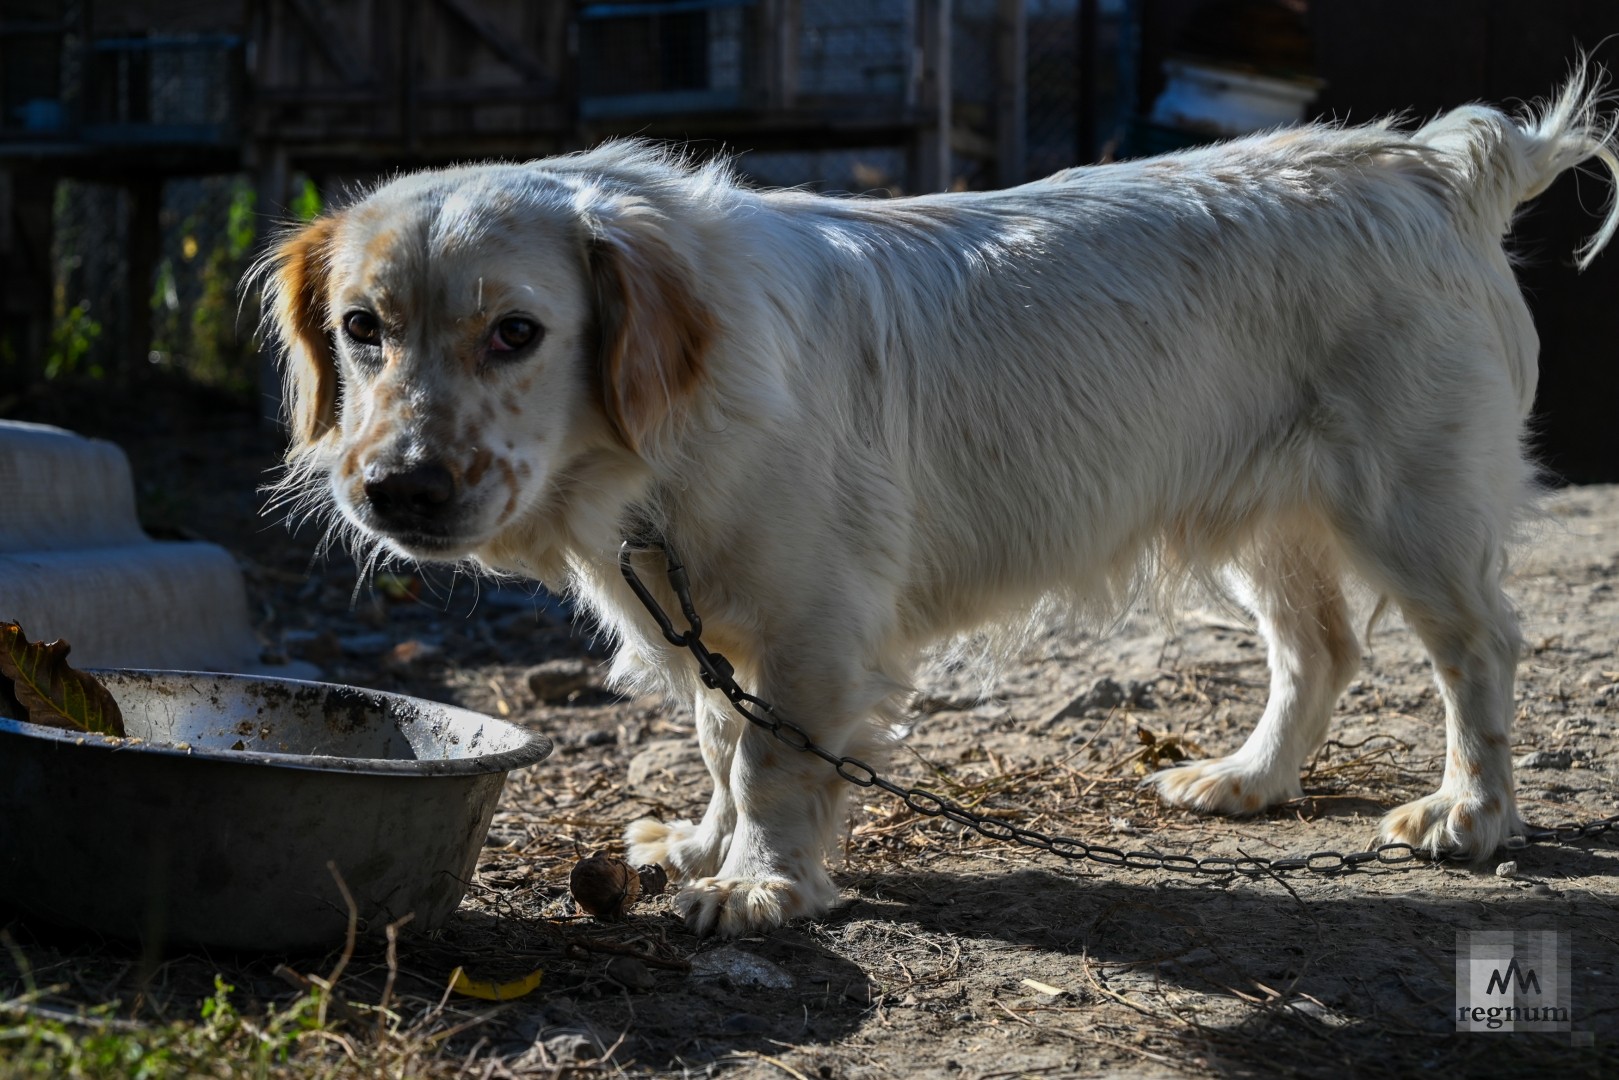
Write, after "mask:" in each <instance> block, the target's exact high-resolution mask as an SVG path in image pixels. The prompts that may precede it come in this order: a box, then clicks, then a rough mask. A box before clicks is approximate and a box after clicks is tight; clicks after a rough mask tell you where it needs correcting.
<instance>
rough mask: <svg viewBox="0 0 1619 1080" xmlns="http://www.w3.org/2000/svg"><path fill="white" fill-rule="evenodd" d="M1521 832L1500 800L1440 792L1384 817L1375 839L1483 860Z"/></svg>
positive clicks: (1514, 814)
mask: <svg viewBox="0 0 1619 1080" xmlns="http://www.w3.org/2000/svg"><path fill="white" fill-rule="evenodd" d="M1523 832H1524V824H1523V821H1522V819H1520V818H1519V817H1518V813H1517V810H1516V808H1515V807H1514V806H1513V805H1512V803H1511V800H1507V799H1502V798H1501V797H1500V796H1499V795H1476V794H1461V795H1458V794H1454V793H1452V792H1448V791H1445V790H1444V789H1443V788H1440V790H1438V791H1436V792H1434V793H1433V794H1432V795H1425V796H1423V797H1422V798H1420V799H1417V800H1416V801H1415V802H1408V803H1406V804H1405V805H1404V806H1398V807H1395V808H1394V809H1393V810H1390V811H1389V812H1388V813H1387V814H1385V815H1384V817H1383V822H1382V824H1381V825H1380V826H1379V827H1378V839H1379V841H1380V842H1383V843H1403V844H1410V845H1411V846H1412V847H1414V848H1416V849H1418V850H1419V851H1425V852H1427V853H1428V854H1430V855H1450V856H1454V857H1457V858H1465V859H1483V858H1486V857H1487V856H1489V855H1490V854H1492V853H1493V852H1495V851H1496V850H1497V849H1499V848H1500V847H1501V845H1503V844H1505V843H1506V842H1507V839H1508V838H1509V837H1511V836H1513V835H1520V836H1521V835H1522V834H1523Z"/></svg>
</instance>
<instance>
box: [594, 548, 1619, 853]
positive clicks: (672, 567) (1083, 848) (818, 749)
mask: <svg viewBox="0 0 1619 1080" xmlns="http://www.w3.org/2000/svg"><path fill="white" fill-rule="evenodd" d="M640 551H656V552H659V553H661V554H662V555H663V558H664V561H665V563H666V564H667V566H668V573H669V585H670V588H671V589H673V590H674V594H675V598H676V599H677V600H678V601H679V603H680V611H681V615H682V616H683V617H684V618H685V620H686V626H687V629H686V630H684V631H682V630H677V629H675V626H674V622H673V621H672V620H671V619H670V618H669V616H668V614H667V613H666V612H665V611H664V610H663V607H662V605H660V604H659V603H658V601H657V598H656V597H654V596H653V595H652V593H651V591H650V590H649V589H648V588H647V587H646V585H645V584H644V583H643V582H642V581H641V579H640V577H639V576H638V575H637V574H636V572H635V567H634V566H633V565H632V564H631V558H632V556H634V555H635V554H636V553H637V552H640ZM618 568H619V570H620V571H621V572H622V573H623V575H624V580H625V581H627V582H628V583H629V586H630V589H631V590H632V591H634V593H635V595H636V597H637V598H639V599H640V601H641V603H642V604H643V605H644V606H645V607H646V609H647V611H648V612H649V613H650V614H651V615H652V617H653V619H655V620H656V621H657V623H658V627H659V629H660V630H661V631H662V632H663V636H664V638H665V639H666V640H667V641H668V642H669V643H670V644H671V645H674V646H676V647H677V648H683V649H686V650H688V651H689V652H690V653H691V654H692V656H693V657H694V658H695V659H696V661H697V668H698V672H699V675H700V677H701V679H702V681H703V685H704V686H706V687H708V688H709V689H710V690H718V691H719V692H720V693H722V694H724V695H725V698H726V700H727V701H729V702H730V703H731V707H732V708H733V709H735V710H736V711H737V712H738V713H740V714H741V715H742V716H743V717H745V718H746V719H747V720H748V721H749V722H750V723H752V724H754V725H756V726H758V727H761V728H763V729H764V730H766V731H768V732H769V733H770V734H771V735H773V736H775V737H776V739H778V740H779V741H780V742H782V743H784V744H786V745H787V746H789V747H791V748H792V749H794V750H797V751H799V752H800V753H809V754H814V755H815V756H816V757H818V758H820V759H821V760H823V761H825V762H827V763H828V764H829V765H831V766H832V767H833V768H834V769H835V770H836V771H837V774H838V775H839V776H841V777H843V779H845V780H847V781H848V782H849V783H851V784H854V785H856V786H857V787H862V788H873V787H874V788H879V789H881V790H883V791H885V792H887V793H888V794H890V795H892V796H894V797H895V798H897V799H899V800H900V801H901V802H903V803H904V804H905V805H906V806H907V807H909V808H910V809H911V810H912V811H914V812H916V813H918V814H921V815H922V816H924V817H942V818H944V819H946V820H948V821H953V822H955V823H956V824H958V825H960V826H962V827H964V828H969V829H972V830H973V831H974V832H976V833H978V834H979V835H980V836H985V837H988V838H989V839H991V840H1001V841H1005V842H1007V843H1013V844H1022V845H1024V846H1025V847H1031V848H1036V849H1038V850H1040V851H1049V852H1051V853H1052V854H1053V855H1057V856H1060V857H1061V858H1064V859H1068V860H1070V861H1073V862H1080V861H1085V860H1089V861H1090V862H1095V863H1100V864H1102V865H1104V866H1113V867H1123V868H1125V869H1129V870H1168V871H1171V872H1174V873H1179V874H1196V875H1203V876H1211V877H1231V876H1233V875H1237V876H1244V877H1267V876H1270V875H1273V874H1279V873H1287V872H1289V871H1301V870H1302V871H1304V872H1306V873H1311V874H1319V875H1322V876H1330V875H1333V874H1340V873H1343V872H1345V871H1348V870H1354V869H1357V868H1358V867H1361V866H1365V865H1368V864H1371V863H1375V864H1377V865H1378V866H1400V865H1404V864H1408V863H1413V862H1416V861H1417V860H1418V858H1419V857H1420V856H1421V854H1422V853H1421V852H1420V851H1419V850H1418V849H1417V848H1416V847H1414V846H1413V845H1411V844H1407V843H1403V842H1399V841H1393V842H1390V843H1384V844H1377V845H1374V846H1372V847H1369V848H1367V849H1365V850H1364V851H1352V852H1340V851H1316V852H1311V853H1310V854H1308V855H1297V856H1288V857H1286V858H1279V859H1269V858H1265V857H1263V856H1257V855H1242V856H1240V857H1232V856H1226V855H1207V856H1204V857H1202V858H1198V857H1196V856H1193V855H1173V854H1169V855H1166V854H1164V853H1162V852H1158V851H1144V850H1136V851H1124V850H1122V849H1120V848H1116V847H1109V846H1106V845H1103V844H1091V843H1087V842H1085V841H1083V840H1078V839H1075V838H1074V837H1071V836H1051V835H1048V834H1046V833H1043V832H1040V831H1038V830H1036V829H1027V828H1024V827H1022V826H1020V825H1013V824H1010V823H1008V822H1006V821H1002V820H1000V819H999V818H993V817H989V816H987V815H984V814H979V813H977V812H975V811H972V810H969V809H967V808H966V807H965V806H962V805H961V804H960V803H957V802H953V801H952V800H950V799H948V798H946V797H945V796H943V795H939V794H936V793H935V792H932V791H928V790H927V789H926V788H919V787H904V786H902V785H900V784H897V783H895V782H894V781H892V780H889V779H888V778H886V777H884V776H883V775H882V774H881V773H879V772H878V771H877V770H876V769H875V768H873V767H872V766H871V765H869V764H867V763H866V762H864V761H861V760H860V759H859V758H856V757H850V756H849V755H847V754H842V755H839V754H834V753H833V752H832V751H830V750H828V749H826V748H825V747H823V746H821V745H820V744H818V743H817V742H815V740H814V739H812V738H811V737H810V734H809V732H807V731H805V730H804V729H803V728H802V727H799V726H798V725H797V724H795V723H793V722H792V721H791V720H788V719H786V718H785V717H782V716H780V715H778V714H777V712H776V709H775V707H774V706H773V705H771V704H770V703H769V702H767V701H764V700H762V699H760V698H757V697H755V696H754V695H752V694H750V693H748V692H747V691H746V690H744V689H742V687H741V685H740V684H738V683H737V681H736V678H735V671H736V669H735V668H733V667H732V666H731V662H730V661H729V660H727V659H726V658H725V657H724V656H722V655H721V654H719V653H717V652H714V651H713V650H712V649H710V648H709V647H708V646H706V645H704V644H703V641H702V633H703V624H702V620H701V619H700V618H698V615H697V611H696V609H695V608H694V607H693V605H692V600H691V586H690V584H689V582H688V581H687V579H686V568H685V567H684V566H683V565H681V563H680V561H679V559H677V558H676V557H675V553H674V551H673V549H671V548H670V547H669V544H668V542H667V541H665V540H663V539H661V538H644V539H640V540H636V541H632V540H626V541H624V543H623V544H622V545H621V546H620V547H619V552H618ZM1616 826H1619V814H1615V815H1613V816H1612V817H1606V818H1599V819H1597V820H1595V821H1586V822H1575V821H1569V822H1562V823H1560V824H1558V825H1556V826H1554V827H1552V828H1549V829H1531V830H1529V831H1528V832H1526V833H1525V834H1524V835H1523V836H1513V837H1509V838H1508V839H1507V841H1506V845H1505V846H1506V848H1507V850H1508V851H1521V850H1523V849H1524V848H1526V847H1528V846H1529V845H1531V844H1539V843H1546V842H1556V843H1566V842H1568V841H1572V840H1579V839H1584V838H1586V837H1591V836H1598V835H1601V834H1603V833H1606V832H1609V831H1610V830H1612V829H1614V828H1615V827H1616ZM1440 859H1441V860H1442V859H1443V856H1440Z"/></svg>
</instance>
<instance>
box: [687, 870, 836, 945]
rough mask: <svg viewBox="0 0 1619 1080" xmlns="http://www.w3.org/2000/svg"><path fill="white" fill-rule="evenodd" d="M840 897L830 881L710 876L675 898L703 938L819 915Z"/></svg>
mask: <svg viewBox="0 0 1619 1080" xmlns="http://www.w3.org/2000/svg"><path fill="white" fill-rule="evenodd" d="M836 895H837V890H836V889H835V888H834V887H833V885H832V882H831V879H829V878H828V877H827V876H826V875H825V873H824V872H823V873H821V874H820V875H819V877H818V878H817V879H812V880H809V881H792V880H789V879H787V878H784V877H766V878H741V877H707V878H702V879H701V880H698V881H694V882H692V883H691V884H689V885H687V886H686V887H685V888H683V889H681V890H680V892H678V893H676V894H675V909H676V910H677V911H679V912H680V914H681V916H682V917H683V918H684V919H685V920H686V925H687V926H689V927H690V928H691V929H692V930H693V931H694V932H695V933H697V934H698V935H700V936H705V937H706V936H707V935H709V934H717V935H719V936H720V937H726V938H730V937H738V936H740V935H742V934H751V933H759V932H761V931H765V930H772V929H774V928H775V927H778V926H780V925H781V924H782V923H784V922H786V921H787V920H788V919H796V918H798V917H799V916H802V915H819V914H821V913H822V912H824V911H826V909H827V908H829V907H831V906H832V901H833V899H834V898H835V897H836Z"/></svg>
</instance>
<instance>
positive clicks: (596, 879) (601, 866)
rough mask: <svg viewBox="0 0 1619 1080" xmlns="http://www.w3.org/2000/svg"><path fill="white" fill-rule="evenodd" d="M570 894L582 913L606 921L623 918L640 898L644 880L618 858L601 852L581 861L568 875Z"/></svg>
mask: <svg viewBox="0 0 1619 1080" xmlns="http://www.w3.org/2000/svg"><path fill="white" fill-rule="evenodd" d="M568 891H569V892H571V893H573V902H574V903H575V904H578V905H579V909H580V910H581V911H585V912H588V913H589V914H591V915H595V916H597V917H599V918H603V919H621V918H623V917H624V913H625V912H626V911H628V910H629V909H630V906H631V905H632V904H634V903H635V901H636V900H638V899H640V896H641V877H640V875H639V874H637V873H636V872H635V868H634V867H632V866H631V865H630V864H629V863H627V862H625V861H624V860H623V859H621V858H619V857H618V856H617V855H607V854H604V853H601V852H598V853H596V854H595V855H592V856H590V857H589V858H586V859H581V860H579V862H577V863H575V864H574V868H573V873H571V874H569V875H568Z"/></svg>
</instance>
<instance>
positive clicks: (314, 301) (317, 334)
mask: <svg viewBox="0 0 1619 1080" xmlns="http://www.w3.org/2000/svg"><path fill="white" fill-rule="evenodd" d="M337 223H338V219H337V218H335V217H328V218H320V219H318V220H316V221H313V222H311V223H310V224H308V225H306V226H304V228H302V229H300V230H299V231H298V232H296V233H294V234H293V235H291V236H290V237H288V238H287V239H285V240H283V241H281V243H280V245H279V246H278V247H277V248H276V251H275V254H274V255H273V256H272V257H271V265H272V266H273V267H274V268H275V269H274V273H273V274H272V276H271V279H270V289H271V306H270V317H271V319H272V320H274V323H275V328H276V333H277V335H278V336H279V337H280V339H281V342H282V344H283V346H284V347H285V349H286V354H285V357H284V359H283V361H282V367H283V375H284V378H285V380H286V394H287V413H288V417H289V419H290V421H291V427H292V438H293V445H294V447H295V448H304V447H307V446H310V445H312V444H313V443H315V442H316V441H318V440H319V439H321V438H322V437H323V436H325V435H326V434H327V433H328V432H330V431H331V430H332V429H333V428H334V427H335V426H336V425H337V360H336V357H335V356H334V355H333V352H332V343H331V339H330V338H329V337H328V336H327V324H328V321H329V319H328V312H327V310H326V293H327V286H328V282H329V274H330V268H329V260H330V258H331V247H332V238H333V235H334V234H335V233H336V231H337Z"/></svg>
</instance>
